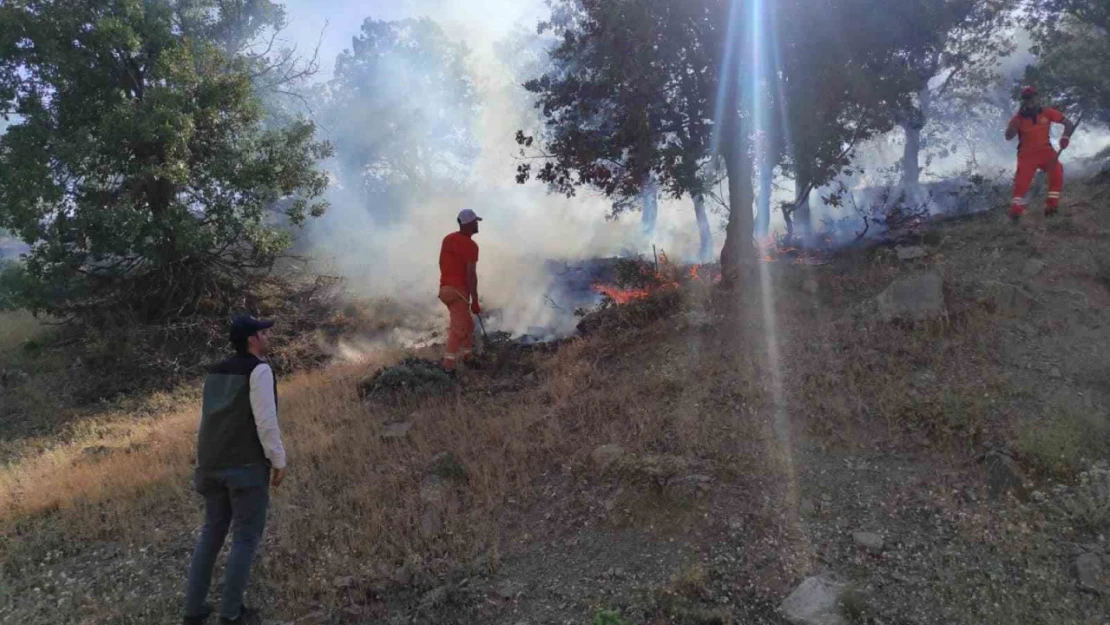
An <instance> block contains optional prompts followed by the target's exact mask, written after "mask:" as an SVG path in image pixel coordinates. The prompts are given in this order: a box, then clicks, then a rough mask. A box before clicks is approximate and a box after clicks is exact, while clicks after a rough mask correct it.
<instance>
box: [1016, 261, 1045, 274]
mask: <svg viewBox="0 0 1110 625" xmlns="http://www.w3.org/2000/svg"><path fill="white" fill-rule="evenodd" d="M1045 266H1046V265H1045V262H1044V261H1043V260H1040V259H1039V258H1031V259H1029V261H1028V262H1026V263H1025V266H1024V267H1022V268H1021V275H1023V276H1025V277H1026V278H1035V277H1037V276H1038V275H1040V273H1041V272H1042V271H1044V268H1045Z"/></svg>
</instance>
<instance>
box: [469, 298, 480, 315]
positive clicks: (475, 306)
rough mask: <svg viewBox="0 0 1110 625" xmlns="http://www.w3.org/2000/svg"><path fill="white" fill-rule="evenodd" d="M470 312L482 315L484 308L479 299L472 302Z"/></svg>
mask: <svg viewBox="0 0 1110 625" xmlns="http://www.w3.org/2000/svg"><path fill="white" fill-rule="evenodd" d="M470 312H472V313H474V314H475V315H480V314H482V306H481V305H480V304H478V300H477V299H475V300H474V301H472V302H470Z"/></svg>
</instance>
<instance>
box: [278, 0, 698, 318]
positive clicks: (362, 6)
mask: <svg viewBox="0 0 1110 625" xmlns="http://www.w3.org/2000/svg"><path fill="white" fill-rule="evenodd" d="M286 8H287V11H288V17H289V22H290V26H289V28H288V29H287V30H286V31H285V33H284V36H286V37H288V38H292V39H293V41H294V42H295V43H296V44H297V46H298V49H299V50H310V49H312V48H313V47H315V45H316V44H317V42H319V49H320V62H321V73H320V75H319V76H318V77H317V78H318V79H319V80H321V81H324V80H327V79H328V78H330V77H331V75H332V72H333V71H334V70H333V67H334V59H335V57H336V56H337V55H338V54H339V53H341V52H342V51H343V50H345V49H349V48H350V47H351V39H352V37H355V36H357V35H358V34H359V31H360V28H361V25H362V23H363V21H364V20H365V19H367V18H372V19H376V20H397V19H405V18H418V17H428V18H431V19H433V20H434V21H436V22H437V23H438V24H439V25H440V26H441V27H442V28H443V30H444V32H445V33H446V34H447V36H448V38H450V39H452V40H454V41H456V42H463V43H465V45H466V46H467V47H468V48H469V51H470V55H469V67H468V69H469V70H470V73H471V75H472V76H473V78H474V81H475V85H476V90H477V92H478V98H479V101H480V105H479V107H478V110H477V112H476V115H475V119H474V121H473V123H472V126H471V128H472V133H473V136H474V139H475V143H476V144H477V158H476V160H475V161H474V163H473V165H472V167H470V170H469V172H468V175H467V178H466V179H465V180H463V181H460V182H461V183H460V184H457V185H456V184H445V185H444V188H442V189H437V188H431V189H428V188H415V187H414V188H412V189H411V193H406V194H405V196H404V197H401V198H398V199H397V200H396V201H397V203H399V204H401V206H400V209H401V210H400V214H401V217H400V218H399V219H392V220H389V221H388V223H387V221H386V220H383V219H381V218H379V217H378V216H377V214H376V213H375V211H373V210H370V209H369V208H368V207H366V206H365V205H364V204H363V203H362V202H360V201H359V200H358V199H357V198H356V197H355V196H354V194H351V193H346V192H345V191H344V190H343V189H342V188H340V186H339V185H337V186H336V188H335V189H333V192H332V193H331V197H330V200H331V202H332V208H331V210H330V211H329V213H328V214H327V215H326V216H325V217H323V218H322V219H320V220H317V222H316V223H313V224H312V225H311V227H310V228H309V230H308V233H307V236H308V238H309V242H310V248H309V249H310V252H311V254H312V255H313V256H314V257H316V258H317V259H318V262H320V264H321V265H322V266H323V268H324V269H325V270H334V271H338V272H339V273H340V274H341V275H343V276H344V277H345V278H347V280H348V281H349V283H350V286H351V288H352V290H353V291H354V292H355V293H356V294H358V295H361V296H367V297H389V298H394V299H402V300H406V301H409V302H415V303H426V310H428V312H429V314H431V315H436V316H442V315H443V314H444V312H445V311H444V310H442V309H443V306H442V305H441V304H439V303H438V301H437V300H436V292H437V290H438V273H439V267H438V253H439V245H440V242H441V240H442V239H443V237H444V236H445V235H446V234H448V233H449V232H451V231H452V230H455V229H456V228H457V226H456V224H455V216H456V214H457V213H458V211H459V210H461V209H463V208H470V209H473V210H474V211H475V212H477V213H478V214H479V215H481V216H482V217H483V219H484V221H483V222H482V231H481V233H480V234H479V235H478V236H477V237H476V241H477V242H478V243H479V245H480V247H481V259H480V262H479V291H480V293H481V295H482V299H483V300H484V301H483V305H484V306H485V307H486V308H487V309H490V310H495V309H496V310H499V311H500V313H501V314H500V315H498V316H497V318H496V319H495V324H496V328H497V329H503V330H507V331H510V332H513V333H517V334H519V333H526V332H530V331H536V329H537V328H544V329H547V330H554V331H556V332H560V333H563V332H568V331H570V330H572V329H573V324H574V323H575V319H574V316H573V314H571V312H572V311H571V310H570V309H569V308H568V307H566V306H562V307H559V305H560V304H565V303H564V302H553V301H549V300H547V299H545V293H546V292H547V291H548V288H549V287H550V282H551V280H552V274H551V273H550V271H549V270H548V268H547V267H548V266H547V261H549V260H565V261H575V260H579V259H584V258H589V257H601V256H612V255H616V254H622V253H628V252H633V253H645V254H647V255H650V254H651V253H652V244H655V245H657V246H659V248H661V249H664V250H666V251H667V252H668V253H669V254H670V255H671V256H672V257H674V258H693V257H694V256H696V253H697V246H698V237H697V226H696V223H695V219H694V211H693V206H692V203H691V202H690V201H689V200H686V201H683V202H664V203H662V204H663V205H662V207H661V210H660V217H659V221H658V225H657V228H656V233H655V235H654V238H653V239H647V238H645V237H644V235H643V233H642V230H641V228H640V224H639V223H638V222H639V215H638V214H630V215H625V216H624V217H623V218H622V219H620V220H617V221H607V220H606V219H605V216H606V214H607V213H608V211H609V208H610V202H609V201H607V200H605V199H604V198H601V197H598V196H597V195H596V194H593V193H591V192H589V191H585V190H584V191H583V192H582V193H581V194H580V195H579V196H577V197H575V198H569V199H568V198H565V197H561V196H552V195H550V194H548V193H547V191H546V189H545V188H544V187H543V186H542V185H540V184H539V183H535V182H532V183H529V184H527V185H518V184H517V183H516V181H515V178H514V177H515V171H516V165H517V161H516V160H515V158H514V157H515V155H516V153H517V146H516V143H515V139H514V137H515V134H516V131H517V130H518V129H521V128H524V127H526V126H527V125H528V124H534V123H535V115H536V112H535V111H534V110H532V109H531V107H530V106H529V100H528V98H527V94H526V93H525V92H524V90H523V88H522V87H521V86H520V85H519V77H517V76H514V75H513V72H512V71H511V68H510V67H509V66H507V64H506V63H505V60H504V58H503V57H504V55H499V54H498V53H497V45H498V44H499V42H503V41H505V40H506V38H507V37H508V36H509V35H510V34H513V33H522V32H531V33H534V32H535V28H536V24H537V22H538V21H539V20H540V19H542V18H543V16H544V15H545V13H546V6H545V4H544V3H543V2H542V0H498V1H495V2H486V3H482V5H481V7H480V8H479V7H478V6H477V5H475V4H473V3H468V2H461V1H451V2H448V1H444V0H421V1H415V2H404V3H402V2H370V3H366V2H353V1H340V0H324V1H320V0H311V1H310V0H288V2H287V4H286ZM321 32H322V33H323V38H322V39H321ZM403 82H404V81H402V80H398V81H397V83H396V84H397V85H398V89H400V88H401V87H400V85H402V84H403ZM396 95H397V98H396V99H397V101H398V102H404V101H406V99H407V98H412V97H420V98H435V97H436V94H429V93H424V94H409V93H403V92H399V93H397V94H396ZM321 132H322V135H323V136H324V137H325V138H327V139H328V140H330V141H332V142H333V143H336V144H340V143H341V142H343V141H344V140H345V139H344V136H342V135H340V134H337V133H335V132H334V131H333V130H332V129H330V128H329V127H328V126H327V125H326V124H324V125H322V126H321ZM392 208H397V207H392ZM394 212H395V211H394ZM490 329H491V330H493V329H494V328H493V327H491V328H490Z"/></svg>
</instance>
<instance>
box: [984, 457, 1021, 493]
mask: <svg viewBox="0 0 1110 625" xmlns="http://www.w3.org/2000/svg"><path fill="white" fill-rule="evenodd" d="M980 462H982V463H983V464H984V466H985V467H986V470H987V486H988V487H989V488H990V492H991V494H992V495H994V496H996V497H997V496H998V495H1001V494H1003V493H1006V492H1013V493H1017V494H1021V493H1023V492H1024V488H1025V474H1024V473H1023V472H1022V470H1021V467H1020V466H1018V463H1017V462H1016V461H1015V460H1014V459H1013V458H1012V457H1010V455H1009V454H1007V453H1004V452H1001V451H991V452H989V453H987V454H985V455H984V456H983V457H981V458H980Z"/></svg>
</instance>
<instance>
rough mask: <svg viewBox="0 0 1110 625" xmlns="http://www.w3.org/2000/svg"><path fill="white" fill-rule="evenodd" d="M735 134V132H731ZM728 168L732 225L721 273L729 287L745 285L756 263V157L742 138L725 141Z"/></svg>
mask: <svg viewBox="0 0 1110 625" xmlns="http://www.w3.org/2000/svg"><path fill="white" fill-rule="evenodd" d="M729 134H733V133H729ZM724 156H725V169H726V170H727V171H728V195H729V198H728V204H729V213H728V226H727V228H726V229H725V247H724V249H723V250H721V275H722V278H723V279H722V281H723V283H724V286H725V287H736V286H743V283H744V282H745V281H746V278H747V275H746V274H747V273H749V272H750V271H751V269H752V267H753V265H754V263H755V244H754V242H753V235H754V234H755V219H754V217H753V215H752V204H753V202H754V201H755V197H754V196H755V190H754V188H753V186H752V159H751V156H750V155H749V154H748V151H747V149H746V146H744V145H743V142H742V141H740V139H739V138H738V137H735V136H734V137H732V138H729V139H726V140H725V145H724Z"/></svg>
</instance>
